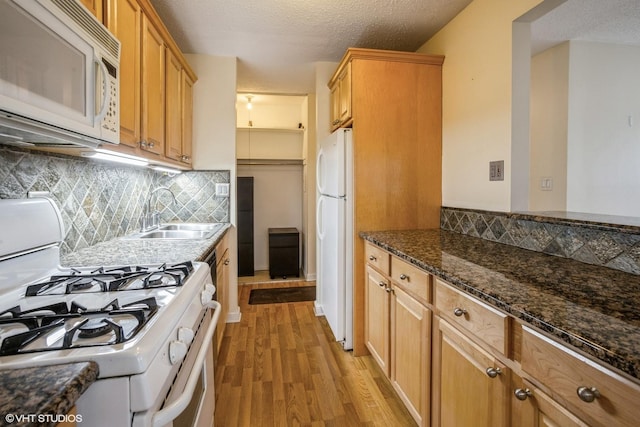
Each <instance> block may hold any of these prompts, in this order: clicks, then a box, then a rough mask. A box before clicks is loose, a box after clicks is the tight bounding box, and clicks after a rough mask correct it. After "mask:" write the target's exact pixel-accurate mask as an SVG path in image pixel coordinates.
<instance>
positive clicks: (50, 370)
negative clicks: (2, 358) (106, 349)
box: [0, 362, 98, 426]
mask: <svg viewBox="0 0 640 427" xmlns="http://www.w3.org/2000/svg"><path fill="white" fill-rule="evenodd" d="M97 378H98V364H97V363H95V362H77V363H66V364H62V365H49V366H35V367H30V368H20V369H7V370H2V369H1V368H0V414H2V415H1V416H2V422H3V423H2V425H12V426H55V425H57V424H58V423H59V422H61V421H65V415H66V414H68V413H69V411H70V410H71V409H72V408H73V406H74V405H75V403H76V401H77V400H78V398H79V397H80V396H81V395H82V393H84V392H85V390H87V388H89V386H90V385H91V384H93V382H94V381H95V380H96V379H97ZM27 385H28V386H27ZM76 421H79V420H77V419H76Z"/></svg>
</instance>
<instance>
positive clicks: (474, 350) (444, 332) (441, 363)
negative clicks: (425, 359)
mask: <svg viewBox="0 0 640 427" xmlns="http://www.w3.org/2000/svg"><path fill="white" fill-rule="evenodd" d="M437 339H438V344H437V345H438V353H437V355H436V356H434V357H435V358H437V359H438V360H437V363H436V365H437V368H436V369H435V370H434V391H433V394H434V396H437V399H436V400H437V402H436V403H435V404H434V409H433V411H434V412H436V411H437V415H436V418H438V417H439V423H435V424H434V425H440V426H443V427H481V426H486V427H501V426H507V425H508V416H509V407H508V404H509V400H508V399H509V381H510V378H509V376H510V371H509V370H508V369H507V368H506V367H505V366H504V365H502V364H501V363H499V362H498V361H496V360H495V358H494V357H493V356H491V355H490V354H489V353H487V352H486V351H485V350H483V349H482V348H480V347H479V346H478V345H477V344H475V343H474V342H473V341H471V340H470V339H469V338H467V337H466V336H465V335H463V334H462V333H461V332H459V331H458V330H456V329H455V328H454V327H453V326H450V325H449V324H448V323H447V322H446V321H444V320H442V319H438V338H437Z"/></svg>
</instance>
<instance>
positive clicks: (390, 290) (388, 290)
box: [385, 286, 395, 294]
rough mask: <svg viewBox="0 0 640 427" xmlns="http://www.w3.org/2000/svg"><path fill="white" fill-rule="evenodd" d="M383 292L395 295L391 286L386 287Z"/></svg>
mask: <svg viewBox="0 0 640 427" xmlns="http://www.w3.org/2000/svg"><path fill="white" fill-rule="evenodd" d="M385 291H387V292H388V293H390V294H395V291H394V290H393V288H392V287H391V286H387V287H386V288H385Z"/></svg>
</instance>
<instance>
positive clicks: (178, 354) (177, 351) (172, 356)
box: [169, 341, 188, 365]
mask: <svg viewBox="0 0 640 427" xmlns="http://www.w3.org/2000/svg"><path fill="white" fill-rule="evenodd" d="M187 350H188V347H187V345H186V344H185V343H183V342H182V341H171V343H170V344H169V361H170V362H171V364H172V365H175V364H176V363H178V362H181V361H182V359H184V357H185V356H186V355H187Z"/></svg>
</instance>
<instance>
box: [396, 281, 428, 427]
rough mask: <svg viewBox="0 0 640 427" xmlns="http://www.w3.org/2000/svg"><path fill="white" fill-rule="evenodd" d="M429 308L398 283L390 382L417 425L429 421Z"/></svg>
mask: <svg viewBox="0 0 640 427" xmlns="http://www.w3.org/2000/svg"><path fill="white" fill-rule="evenodd" d="M430 343H431V311H430V310H428V309H427V308H426V307H425V306H423V305H422V304H420V303H419V302H417V301H416V300H415V299H413V298H412V297H410V296H409V295H408V294H407V293H405V292H404V291H402V290H401V289H400V288H398V287H394V288H393V297H392V299H391V354H392V357H391V383H392V384H393V387H394V388H395V389H396V391H397V392H398V395H399V396H400V398H401V399H402V401H403V402H404V404H405V405H406V406H407V409H408V410H409V412H410V413H411V415H412V416H413V418H414V419H415V420H416V422H417V423H418V425H419V426H424V425H429V419H430V414H429V386H430V375H429V374H430V369H431V346H430Z"/></svg>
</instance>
